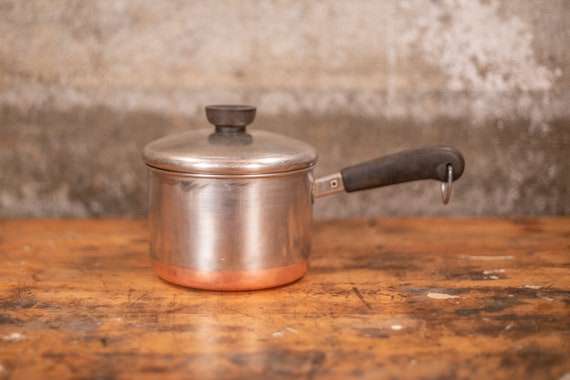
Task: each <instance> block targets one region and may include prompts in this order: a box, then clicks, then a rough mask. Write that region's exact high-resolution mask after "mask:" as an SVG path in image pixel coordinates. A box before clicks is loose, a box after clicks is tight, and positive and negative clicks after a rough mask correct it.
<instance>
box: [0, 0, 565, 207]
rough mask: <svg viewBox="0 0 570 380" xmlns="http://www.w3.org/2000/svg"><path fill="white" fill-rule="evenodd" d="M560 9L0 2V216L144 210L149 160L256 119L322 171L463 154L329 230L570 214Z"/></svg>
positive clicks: (540, 4) (518, 3)
mask: <svg viewBox="0 0 570 380" xmlns="http://www.w3.org/2000/svg"><path fill="white" fill-rule="evenodd" d="M569 19H570V2H569V1H566V0H549V1H547V2H545V1H542V0H465V1H460V0H456V1H452V0H440V1H435V0H434V1H428V0H407V1H404V0H402V1H396V0H354V1H314V0H311V1H309V0H306V1H305V0H303V1H282V0H269V1H268V0H266V1H246V0H235V1H231V0H226V1H222V0H212V1H166V0H161V1H156V0H155V1H150V0H149V1H128V0H113V1H111V0H95V1H72V0H54V1H49V2H47V1H42V0H29V1H20V0H0V167H1V169H0V217H72V216H81V217H83V216H141V215H144V214H145V212H146V173H145V168H144V165H143V163H142V161H141V158H140V152H141V150H142V147H143V146H144V145H145V144H146V143H148V142H150V141H152V140H154V139H156V138H157V137H160V136H163V135H166V134H171V133H178V132H182V131H185V130H188V129H197V128H203V127H207V126H208V124H207V122H206V120H205V118H204V113H203V107H204V106H205V105H207V104H215V103H234V102H235V103H247V104H251V105H255V106H257V107H258V117H257V119H256V122H255V123H254V125H253V126H252V128H258V129H266V130H270V131H274V132H279V133H283V134H287V135H289V136H292V137H296V138H299V139H302V140H306V141H308V142H309V143H311V144H313V145H314V146H316V147H317V149H318V150H319V152H320V161H319V165H318V168H317V169H316V172H317V174H318V175H320V174H328V173H330V172H333V171H336V170H338V169H339V168H341V167H342V166H345V165H348V164H353V163H356V162H358V161H361V160H365V159H369V158H373V157H375V156H378V155H383V154H388V153H391V152H395V151H398V150H401V149H406V148H412V147H420V146H425V145H432V144H450V145H453V146H456V147H458V148H459V149H460V150H462V151H463V152H464V155H465V157H466V161H467V168H466V172H465V175H464V177H463V178H462V179H461V180H459V181H458V182H457V183H456V184H455V186H454V194H453V197H452V200H451V203H450V205H448V206H445V207H444V206H443V205H442V204H441V201H440V194H439V183H437V182H435V181H425V182H417V183H413V184H403V185H397V186H393V187H390V188H384V189H378V190H374V191H368V192H362V193H353V194H343V195H337V196H335V197H329V198H323V199H321V200H319V201H318V202H317V203H316V204H315V210H316V216H317V217H318V218H339V217H348V216H364V217H368V216H383V215H529V214H533V215H534V214H569V213H570V191H569V188H570V175H569V174H570V170H569V169H570V164H569V159H568V156H569V155H568V152H569V151H570V86H569V85H570V49H569V46H570V23H569V22H568V20H569Z"/></svg>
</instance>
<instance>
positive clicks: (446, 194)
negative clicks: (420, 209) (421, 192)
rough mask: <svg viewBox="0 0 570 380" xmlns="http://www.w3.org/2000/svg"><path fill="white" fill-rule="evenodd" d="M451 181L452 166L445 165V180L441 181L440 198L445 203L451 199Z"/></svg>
mask: <svg viewBox="0 0 570 380" xmlns="http://www.w3.org/2000/svg"><path fill="white" fill-rule="evenodd" d="M452 183H453V166H451V165H447V182H446V181H442V182H441V200H442V201H443V204H444V205H446V204H447V203H449V200H450V199H451V184H452Z"/></svg>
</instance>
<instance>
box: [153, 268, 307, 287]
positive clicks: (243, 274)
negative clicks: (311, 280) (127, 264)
mask: <svg viewBox="0 0 570 380" xmlns="http://www.w3.org/2000/svg"><path fill="white" fill-rule="evenodd" d="M151 261H152V267H153V269H154V271H155V272H156V274H157V275H158V276H159V277H160V278H162V279H164V280H166V281H168V282H171V283H173V284H177V285H182V286H186V287H189V288H195V289H204V290H221V291H245V290H257V289H266V288H273V287H276V286H280V285H286V284H289V283H291V282H293V281H296V280H298V279H300V278H301V277H303V275H304V274H305V272H306V271H307V269H308V268H309V260H303V261H300V262H298V263H296V264H293V265H288V266H285V267H279V268H272V269H265V270H258V271H235V272H208V271H200V270H194V269H188V268H181V267H177V266H173V265H165V264H163V263H161V262H159V261H156V260H151Z"/></svg>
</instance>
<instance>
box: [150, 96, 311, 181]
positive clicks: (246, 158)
mask: <svg viewBox="0 0 570 380" xmlns="http://www.w3.org/2000/svg"><path fill="white" fill-rule="evenodd" d="M255 111H256V109H255V107H252V106H243V105H213V106H207V107H206V117H207V119H208V121H209V122H210V123H212V124H214V125H215V129H202V130H196V131H189V132H185V133H182V134H178V135H172V136H167V137H163V138H161V139H158V140H155V141H153V142H151V143H150V144H148V145H147V146H146V147H145V148H144V150H143V159H144V161H145V163H146V164H147V165H148V166H151V167H154V168H158V169H163V170H168V171H174V172H182V173H196V174H236V175H238V174H266V173H280V172H287V171H292V170H299V169H304V168H308V167H311V166H313V165H314V164H315V163H316V160H317V152H316V150H315V148H313V147H312V146H310V145H309V144H306V143H304V142H302V141H298V140H295V139H292V138H289V137H286V136H282V135H278V134H275V133H271V132H264V131H256V130H254V131H246V127H247V126H248V125H249V124H251V123H252V122H253V120H254V118H255Z"/></svg>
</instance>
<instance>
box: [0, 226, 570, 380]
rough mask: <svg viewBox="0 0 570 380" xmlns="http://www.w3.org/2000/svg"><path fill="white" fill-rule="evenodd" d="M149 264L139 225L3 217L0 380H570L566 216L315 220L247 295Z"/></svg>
mask: <svg viewBox="0 0 570 380" xmlns="http://www.w3.org/2000/svg"><path fill="white" fill-rule="evenodd" d="M147 257H148V256H147V233H146V222H145V221H144V220H13V221H11V220H4V221H0V262H1V265H0V279H1V283H0V378H5V379H35V378H57V379H62V378H74V379H84V378H86V379H87V378H91V379H131V378H137V379H144V378H155V377H162V378H179V379H189V378H195V379H210V378H217V379H239V378H248V379H255V378H262V379H285V378H296V379H333V378H338V379H349V378H363V379H366V378H368V379H380V378H420V379H421V378H429V379H433V378H493V379H499V378H505V379H506V378H508V379H513V378H518V379H521V378H522V379H526V378H528V379H564V380H567V379H569V378H570V313H569V311H570V306H569V305H570V272H569V270H570V218H565V217H558V218H534V219H522V220H510V219H378V220H345V221H334V222H317V223H315V227H314V249H313V259H312V263H311V265H312V267H311V269H310V270H309V272H308V274H307V275H306V276H305V277H304V278H303V279H302V280H300V281H298V282H296V283H294V284H291V285H289V286H285V287H281V288H278V289H272V290H266V291H257V292H242V293H221V292H207V291H197V290H190V289H185V288H181V287H177V286H173V285H170V284H168V283H165V282H163V281H161V280H159V279H158V278H157V277H156V276H155V275H154V274H153V272H152V271H151V269H150V266H149V263H148V259H147Z"/></svg>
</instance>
